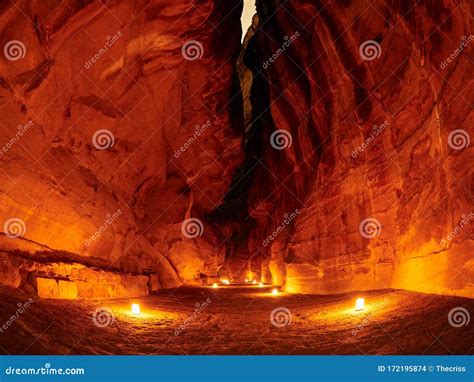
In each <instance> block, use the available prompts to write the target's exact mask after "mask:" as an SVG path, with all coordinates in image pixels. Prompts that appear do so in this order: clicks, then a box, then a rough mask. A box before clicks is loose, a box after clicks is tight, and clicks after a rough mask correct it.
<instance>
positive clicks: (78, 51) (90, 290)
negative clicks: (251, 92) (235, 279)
mask: <svg viewBox="0 0 474 382" xmlns="http://www.w3.org/2000/svg"><path fill="white" fill-rule="evenodd" d="M241 9H242V4H241V3H240V2H239V1H238V2H233V3H232V4H230V2H229V3H227V2H223V1H219V0H206V1H199V2H196V1H191V0H159V1H158V0H157V1H151V2H150V1H103V2H100V1H75V0H67V1H64V2H61V3H60V4H59V3H58V2H43V1H33V2H32V1H20V2H15V4H13V2H3V3H2V5H1V6H0V16H1V25H0V28H1V41H0V43H1V46H2V54H1V57H0V85H1V86H0V108H1V118H0V119H1V121H0V125H1V126H0V127H1V128H0V136H1V145H2V146H3V148H2V150H1V153H0V164H1V171H0V177H1V181H0V222H1V230H2V232H3V234H2V235H0V246H1V251H2V263H1V265H0V274H1V275H2V284H4V285H9V286H18V285H19V284H20V283H21V282H22V281H28V279H29V278H30V277H33V276H35V277H39V278H41V277H43V276H44V277H45V278H47V279H48V278H50V279H51V278H52V279H54V280H55V281H52V282H51V283H49V284H48V282H44V285H45V289H46V292H45V293H46V295H53V296H54V295H56V294H58V293H59V294H60V295H61V293H60V292H58V291H59V289H58V288H60V287H61V283H60V282H59V283H58V280H63V281H72V282H75V283H76V284H77V287H76V286H74V287H72V288H73V289H74V290H73V292H72V295H74V296H77V295H79V297H115V296H120V295H126V294H127V293H128V292H127V289H128V290H130V292H129V293H131V294H137V293H139V294H140V293H146V282H145V284H144V283H143V279H142V276H143V275H154V278H153V280H154V281H153V282H152V284H153V283H154V284H157V285H159V287H174V286H177V285H179V284H180V283H182V282H185V283H194V282H197V281H198V278H199V275H200V273H206V274H215V273H216V272H217V269H218V268H219V267H220V266H221V265H222V263H223V261H224V253H223V252H222V251H219V250H215V249H214V247H216V245H215V243H217V242H219V241H220V238H219V235H220V233H219V229H218V227H213V226H212V225H211V224H207V222H206V215H207V214H209V213H210V212H212V211H213V210H214V209H215V208H216V207H217V206H218V205H219V204H221V202H222V198H223V196H224V194H225V192H226V190H227V189H228V187H229V184H230V182H231V180H232V176H233V172H234V170H235V168H236V166H237V165H238V164H239V163H240V162H241V160H242V149H241V126H240V124H239V120H238V118H237V119H236V118H230V116H231V114H232V113H237V114H238V113H239V110H240V109H239V108H240V104H241V101H239V100H238V99H235V94H238V89H236V86H237V85H236V84H237V81H236V80H235V78H236V77H235V65H234V63H235V61H236V59H237V57H238V55H239V50H240V36H241V30H240V13H241ZM189 143H192V144H189ZM188 219H199V221H200V223H201V224H202V227H200V226H197V228H198V229H199V230H200V232H199V234H200V235H197V236H196V237H193V236H194V234H193V232H194V231H191V235H188V236H186V235H184V234H183V230H182V228H183V222H184V221H189V220H188ZM191 222H192V221H191ZM194 228H196V226H191V229H194ZM122 275H123V277H122ZM132 276H136V278H135V279H134V280H135V281H130V280H132V279H130V277H132ZM117 277H118V278H119V281H117ZM22 278H23V279H22ZM81 283H85V285H82V284H81ZM121 283H122V284H121ZM40 284H41V283H38V287H40ZM132 284H136V285H142V287H140V288H139V289H140V292H136V291H134V289H133V288H134V285H132ZM63 285H66V284H64V283H63ZM81 285H82V286H81ZM143 285H144V286H143ZM76 289H78V291H77V290H76ZM69 294H70V293H69V292H67V291H66V292H64V295H65V296H68V295H69Z"/></svg>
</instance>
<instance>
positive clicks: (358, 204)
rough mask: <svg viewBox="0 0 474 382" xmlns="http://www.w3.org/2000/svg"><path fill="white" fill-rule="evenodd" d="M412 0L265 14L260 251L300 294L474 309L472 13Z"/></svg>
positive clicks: (269, 269)
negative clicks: (378, 295)
mask: <svg viewBox="0 0 474 382" xmlns="http://www.w3.org/2000/svg"><path fill="white" fill-rule="evenodd" d="M411 3H412V2H404V1H396V2H392V1H383V0H378V1H374V2H371V5H368V4H366V3H364V4H362V2H359V1H322V2H314V1H292V2H286V3H284V4H282V3H281V2H278V1H270V0H261V1H257V10H258V13H259V17H260V27H259V28H258V30H257V32H256V33H255V35H254V37H253V38H252V41H251V43H250V45H249V48H248V49H247V56H246V63H247V65H248V66H249V67H250V68H251V69H252V71H253V73H254V79H253V88H252V106H253V120H254V122H253V133H254V134H255V137H253V142H254V144H256V143H255V142H258V143H259V144H261V145H262V149H261V153H257V155H259V154H261V156H260V157H259V158H258V164H257V166H256V168H255V170H254V174H253V177H254V181H253V186H252V189H251V191H250V192H249V197H248V199H249V205H250V213H251V215H252V216H253V217H254V218H255V219H256V222H257V227H256V228H255V230H254V231H253V232H252V234H251V240H250V241H249V248H250V251H251V253H260V254H261V257H262V258H263V267H262V272H263V275H264V277H266V278H267V279H269V278H272V280H273V282H275V283H278V284H283V285H285V286H286V289H287V290H288V291H292V292H303V293H334V292H345V291H349V290H367V289H377V288H386V287H394V288H404V289H411V290H417V291H423V292H434V293H447V294H455V295H463V296H469V297H474V259H473V257H472V253H473V242H472V240H473V227H474V213H473V211H472V206H473V180H474V178H473V175H472V159H473V152H472V143H471V144H470V143H469V140H470V138H472V137H473V131H472V125H473V112H472V104H473V101H474V99H473V95H474V93H473V92H472V81H473V66H472V62H473V61H474V54H473V49H472V47H473V45H474V35H473V34H472V24H471V23H472V11H473V10H472V3H471V2H469V1H454V0H453V1H448V0H444V1H442V2H434V1H425V2H413V4H411ZM272 134H276V135H273V136H272ZM277 138H278V139H277Z"/></svg>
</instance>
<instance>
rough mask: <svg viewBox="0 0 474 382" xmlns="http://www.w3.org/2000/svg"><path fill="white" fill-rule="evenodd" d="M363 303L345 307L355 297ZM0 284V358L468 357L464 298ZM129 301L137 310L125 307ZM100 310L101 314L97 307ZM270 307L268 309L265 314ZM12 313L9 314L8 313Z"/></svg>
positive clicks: (472, 306) (469, 331) (470, 333)
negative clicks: (93, 297) (71, 295)
mask: <svg viewBox="0 0 474 382" xmlns="http://www.w3.org/2000/svg"><path fill="white" fill-rule="evenodd" d="M359 296H363V297H365V301H366V309H365V310H364V311H363V312H359V313H356V312H354V301H355V299H356V297H359ZM28 298H29V297H28V296H26V295H21V294H12V291H7V290H2V291H1V294H0V322H1V323H2V324H4V326H3V327H2V332H1V333H0V353H2V354H183V355H184V354H473V353H474V326H473V324H472V322H471V323H468V324H467V325H466V324H465V322H464V323H463V325H462V326H460V327H456V326H458V325H456V324H455V325H456V326H453V325H452V324H451V323H452V322H451V323H450V319H449V313H450V312H451V311H452V310H453V309H458V310H459V308H464V309H467V311H471V312H472V311H474V300H470V299H464V298H458V297H445V296H439V295H427V294H419V293H413V292H407V291H391V290H389V291H379V292H370V293H362V294H346V295H332V296H308V295H290V294H285V293H281V294H279V295H278V296H273V295H272V294H271V293H270V290H269V289H268V288H258V287H253V288H248V287H247V288H243V287H223V288H218V289H212V288H179V289H177V290H174V291H167V292H162V293H160V295H156V296H149V297H145V298H137V299H133V300H129V299H126V300H125V299H120V300H107V301H64V300H63V301H59V300H39V299H38V298H34V299H33V302H32V303H30V304H26V305H23V308H19V306H18V303H19V302H21V303H25V302H26V301H27V300H28ZM131 303H139V304H140V306H141V312H142V313H141V315H140V316H134V315H132V314H131V312H130V305H131ZM101 309H102V310H101ZM272 312H273V314H272ZM12 316H14V319H12Z"/></svg>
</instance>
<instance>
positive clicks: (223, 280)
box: [221, 279, 230, 285]
mask: <svg viewBox="0 0 474 382" xmlns="http://www.w3.org/2000/svg"><path fill="white" fill-rule="evenodd" d="M221 281H222V283H224V284H226V285H229V284H230V281H229V280H227V279H222V280H221Z"/></svg>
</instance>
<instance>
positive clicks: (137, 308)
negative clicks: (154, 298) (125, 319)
mask: <svg viewBox="0 0 474 382" xmlns="http://www.w3.org/2000/svg"><path fill="white" fill-rule="evenodd" d="M132 313H133V314H136V315H139V314H140V305H139V304H132Z"/></svg>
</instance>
